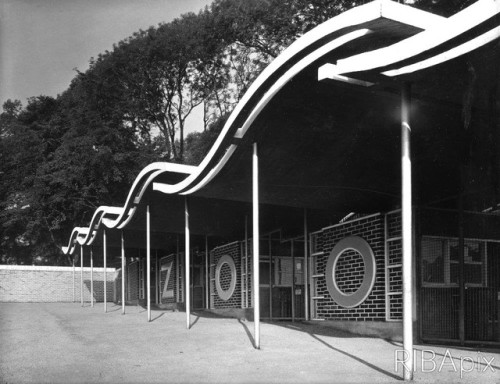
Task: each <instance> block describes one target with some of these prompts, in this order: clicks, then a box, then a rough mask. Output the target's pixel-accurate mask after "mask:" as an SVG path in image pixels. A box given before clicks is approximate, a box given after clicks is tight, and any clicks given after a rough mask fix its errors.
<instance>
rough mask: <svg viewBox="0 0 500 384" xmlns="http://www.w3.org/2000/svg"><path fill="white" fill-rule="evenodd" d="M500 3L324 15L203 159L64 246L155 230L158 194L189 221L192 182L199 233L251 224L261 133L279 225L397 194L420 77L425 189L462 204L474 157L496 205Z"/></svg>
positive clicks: (392, 199) (478, 184) (480, 185)
mask: <svg viewBox="0 0 500 384" xmlns="http://www.w3.org/2000/svg"><path fill="white" fill-rule="evenodd" d="M499 14H500V1H499V0H479V1H478V2H477V3H475V4H474V5H472V6H471V7H469V8H467V9H465V10H464V11H462V12H460V13H458V14H456V15H454V16H452V17H450V18H447V19H446V18H442V17H439V16H436V15H433V14H430V13H427V12H423V11H420V10H417V9H415V8H412V7H409V6H404V5H401V4H398V3H395V2H393V1H388V0H379V1H374V2H372V3H369V4H366V5H363V6H360V7H357V8H354V9H351V10H349V11H347V12H345V13H343V14H341V15H339V16H337V17H335V18H333V19H331V20H329V21H327V22H325V23H323V24H322V25H320V26H318V27H317V28H315V29H313V30H312V31H310V32H309V33H307V34H305V35H304V36H303V37H301V38H300V39H298V40H297V41H296V42H295V43H294V44H292V45H291V46H290V47H289V48H287V49H286V50H285V51H284V52H283V53H282V54H281V55H280V56H279V57H278V58H277V59H276V60H274V61H273V62H272V63H271V64H270V65H269V66H268V67H267V68H266V69H265V70H264V71H263V72H262V74H261V75H260V76H259V77H258V78H257V79H256V80H255V82H254V83H253V84H252V86H251V87H250V89H249V90H248V92H247V93H246V94H245V96H244V97H243V99H242V100H241V101H240V103H239V104H238V105H237V106H236V108H235V110H234V111H233V112H232V114H231V116H230V117H229V119H228V121H227V123H226V125H225V126H224V128H223V130H222V132H221V134H220V135H219V137H218V138H217V141H216V142H215V144H214V145H213V147H212V148H211V150H210V152H209V153H208V154H207V156H206V157H205V159H204V160H203V161H202V163H201V164H200V165H199V166H196V167H188V166H180V165H176V164H169V163H155V164H151V165H150V166H148V167H146V168H145V169H144V170H143V171H142V172H141V174H140V175H139V176H138V177H137V179H136V181H135V183H134V185H133V186H132V188H131V190H130V193H129V196H128V198H127V200H126V202H125V204H124V205H123V206H122V207H118V208H117V207H100V208H99V209H98V210H97V211H96V214H95V215H94V218H93V220H92V223H91V224H90V226H89V227H88V228H75V230H74V232H73V235H72V237H71V239H70V241H69V245H68V247H66V248H65V249H64V251H65V252H72V251H73V248H74V245H75V244H76V243H80V244H84V245H89V244H91V243H92V242H93V241H94V240H93V239H94V238H95V234H96V233H97V231H98V230H99V228H112V229H124V230H129V231H141V230H145V217H144V215H145V206H146V205H150V207H151V212H152V222H153V224H152V228H153V230H156V231H158V232H164V233H180V232H182V231H183V225H184V224H183V219H184V217H183V210H184V197H185V196H189V198H190V204H191V216H192V218H193V220H192V221H191V222H192V226H193V227H194V228H193V231H194V233H198V234H210V235H216V234H219V235H221V236H226V235H227V236H229V235H230V234H231V233H235V231H236V230H238V231H240V232H241V231H242V230H243V228H244V221H245V215H248V214H249V212H250V210H249V203H250V202H251V145H252V143H254V142H257V143H258V146H259V163H260V194H261V197H260V200H261V202H262V204H263V208H264V211H265V212H267V218H266V219H262V221H261V222H262V223H265V222H267V223H271V224H270V228H271V227H272V226H273V225H279V222H282V223H292V222H294V223H295V222H300V215H301V212H302V209H303V208H308V209H310V210H312V212H314V210H321V211H323V212H326V213H327V214H326V215H325V216H323V217H322V219H325V217H326V220H338V219H339V218H341V217H343V216H344V215H345V214H347V213H349V212H351V211H356V212H373V211H380V210H384V209H391V208H395V207H397V206H398V205H399V202H400V198H401V192H400V189H401V178H400V103H401V101H400V89H401V86H402V84H405V83H410V84H411V87H412V111H411V127H412V152H413V153H412V158H413V174H414V179H415V191H414V192H415V203H417V204H424V205H435V204H441V205H443V204H444V205H448V206H452V205H453V204H454V200H455V196H456V195H457V194H458V191H459V186H460V183H459V179H460V172H459V170H458V168H459V167H458V164H459V163H460V161H461V159H463V158H464V157H468V158H473V161H469V162H468V169H467V172H468V175H469V176H470V177H468V179H467V180H468V183H469V184H468V185H467V190H466V192H467V193H469V194H470V196H480V197H479V200H478V199H477V198H474V199H472V197H471V202H472V200H474V208H476V209H481V208H482V207H483V206H484V207H486V206H487V205H488V204H491V202H492V201H493V200H494V198H495V190H494V189H495V187H494V184H495V183H494V182H492V178H491V170H492V167H493V168H494V167H495V162H496V161H497V159H492V158H491V156H490V155H488V156H480V155H478V154H480V153H481V148H482V147H481V146H482V145H484V143H485V142H488V140H487V138H488V137H491V142H492V143H493V142H494V143H496V142H497V138H496V137H495V135H498V133H497V131H498V121H497V120H494V119H493V118H494V116H498V112H499V111H498V109H499V106H498V92H499V89H500V84H498V82H499V78H500V76H499V65H498V63H499V62H500V60H499V59H500V46H499V36H500V27H499V25H500V16H499ZM492 119H493V120H492ZM485 138H486V141H485ZM471 142H472V145H465V144H464V143H471ZM485 157H487V158H485ZM471 204H472V203H471ZM318 217H319V216H318ZM312 229H314V228H312Z"/></svg>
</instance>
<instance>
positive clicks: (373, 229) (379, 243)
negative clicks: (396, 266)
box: [315, 215, 385, 321]
mask: <svg viewBox="0 0 500 384" xmlns="http://www.w3.org/2000/svg"><path fill="white" fill-rule="evenodd" d="M349 236H359V237H361V238H363V239H364V240H365V241H366V242H368V244H369V245H370V247H371V248H372V250H373V253H374V256H375V263H376V277H375V284H374V286H373V289H372V290H371V292H370V294H369V295H368V297H367V298H366V300H365V301H364V302H363V303H361V304H360V305H359V306H357V307H355V308H344V307H342V306H340V305H338V304H337V303H336V302H335V301H334V300H333V299H332V298H331V296H330V294H329V292H328V290H327V286H326V279H325V277H324V276H323V277H320V278H318V279H317V284H316V291H315V294H316V295H318V296H323V298H322V299H317V307H316V317H317V318H320V319H327V320H355V321H383V320H385V252H384V239H385V237H384V217H383V215H373V216H367V217H366V218H361V219H356V220H352V221H348V222H346V223H342V224H338V225H335V226H332V227H329V228H325V229H323V230H322V231H321V232H320V233H319V235H318V238H317V243H316V247H317V248H319V249H321V250H322V251H323V254H321V255H319V256H318V257H317V259H316V265H315V273H318V274H324V273H325V269H326V264H327V262H328V258H329V256H330V252H331V250H332V249H333V247H334V246H335V245H336V244H337V243H338V242H339V241H340V240H342V239H344V238H346V237H349ZM360 259H361V257H358V255H356V252H352V251H348V252H345V253H344V254H342V255H341V256H340V258H339V261H338V263H337V268H336V271H338V267H341V268H340V272H338V273H339V275H338V276H337V277H338V278H340V279H341V284H343V286H345V287H346V289H347V290H355V288H356V284H358V283H359V280H360V269H361V264H360V263H359V260H360ZM339 263H340V264H339ZM361 263H362V260H361ZM350 275H351V276H350Z"/></svg>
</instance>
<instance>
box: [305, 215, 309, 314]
mask: <svg viewBox="0 0 500 384" xmlns="http://www.w3.org/2000/svg"><path fill="white" fill-rule="evenodd" d="M307 238H308V233H307V209H306V208H304V310H305V318H306V321H307V320H309V247H308V241H307V240H308V239H307Z"/></svg>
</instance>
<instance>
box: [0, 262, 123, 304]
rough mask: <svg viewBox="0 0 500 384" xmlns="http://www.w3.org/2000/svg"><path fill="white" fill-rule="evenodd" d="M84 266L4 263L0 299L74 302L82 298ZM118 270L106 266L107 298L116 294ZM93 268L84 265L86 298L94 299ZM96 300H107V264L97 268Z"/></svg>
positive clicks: (95, 276) (0, 300) (84, 296)
mask: <svg viewBox="0 0 500 384" xmlns="http://www.w3.org/2000/svg"><path fill="white" fill-rule="evenodd" d="M81 272H82V271H81V269H80V268H79V267H76V268H75V269H73V267H38V266H21V265H0V302H20V303H26V302H72V301H80V300H81ZM116 276H117V270H116V269H115V268H107V269H106V280H107V284H106V291H107V301H113V299H114V297H115V284H114V282H115V279H116ZM90 277H91V276H90V268H83V299H84V300H85V301H90V300H91V294H90V287H91V278H90ZM92 280H93V285H94V298H93V299H94V301H104V268H94V269H93V278H92Z"/></svg>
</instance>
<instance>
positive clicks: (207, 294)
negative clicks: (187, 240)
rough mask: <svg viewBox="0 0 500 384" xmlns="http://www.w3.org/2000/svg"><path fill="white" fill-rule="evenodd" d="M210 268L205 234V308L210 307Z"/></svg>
mask: <svg viewBox="0 0 500 384" xmlns="http://www.w3.org/2000/svg"><path fill="white" fill-rule="evenodd" d="M209 279H210V270H209V261H208V236H205V308H206V309H209V308H210V292H209V289H208V285H209V283H210V280H209Z"/></svg>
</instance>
